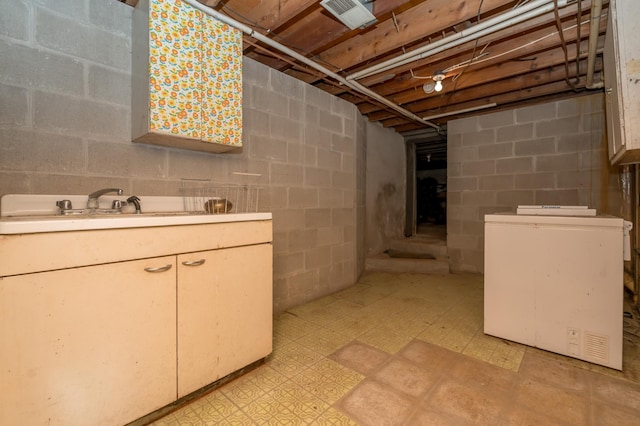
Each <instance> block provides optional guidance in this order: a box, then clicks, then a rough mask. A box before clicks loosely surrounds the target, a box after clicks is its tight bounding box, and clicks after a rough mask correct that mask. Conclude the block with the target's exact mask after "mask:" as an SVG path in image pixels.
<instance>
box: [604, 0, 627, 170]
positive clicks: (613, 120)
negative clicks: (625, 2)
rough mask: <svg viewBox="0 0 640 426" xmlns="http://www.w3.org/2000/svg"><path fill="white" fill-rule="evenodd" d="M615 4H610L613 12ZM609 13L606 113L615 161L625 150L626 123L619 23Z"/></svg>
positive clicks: (605, 62)
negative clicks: (620, 76) (620, 79)
mask: <svg viewBox="0 0 640 426" xmlns="http://www.w3.org/2000/svg"><path fill="white" fill-rule="evenodd" d="M613 7H614V6H613V4H610V12H612V10H611V9H612V8H613ZM612 15H613V13H609V18H608V19H609V21H608V30H607V35H606V37H605V43H604V55H603V56H604V80H605V86H604V90H605V113H606V119H607V141H608V145H609V160H611V162H612V163H615V162H617V161H619V160H620V158H621V156H622V154H624V152H625V133H624V131H623V128H624V125H625V117H624V115H623V114H624V109H623V108H622V107H621V104H622V98H621V97H622V91H621V87H620V81H619V75H618V73H619V68H618V67H619V65H618V64H619V63H620V58H619V52H618V33H617V23H616V21H615V20H613V19H612Z"/></svg>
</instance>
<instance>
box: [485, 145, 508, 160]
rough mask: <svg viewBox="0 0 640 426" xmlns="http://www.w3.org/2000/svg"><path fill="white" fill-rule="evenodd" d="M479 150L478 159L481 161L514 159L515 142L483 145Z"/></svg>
mask: <svg viewBox="0 0 640 426" xmlns="http://www.w3.org/2000/svg"><path fill="white" fill-rule="evenodd" d="M477 148H478V158H479V159H481V160H489V159H498V158H510V157H513V142H503V143H496V144H494V145H481V146H479V147H477Z"/></svg>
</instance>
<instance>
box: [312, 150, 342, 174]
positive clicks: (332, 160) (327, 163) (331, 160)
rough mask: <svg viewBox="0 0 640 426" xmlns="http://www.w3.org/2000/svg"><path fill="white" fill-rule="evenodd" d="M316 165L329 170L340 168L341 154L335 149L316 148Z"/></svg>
mask: <svg viewBox="0 0 640 426" xmlns="http://www.w3.org/2000/svg"><path fill="white" fill-rule="evenodd" d="M317 153H318V167H320V168H323V169H330V170H342V154H340V153H339V152H336V151H329V150H327V149H322V148H318V151H317Z"/></svg>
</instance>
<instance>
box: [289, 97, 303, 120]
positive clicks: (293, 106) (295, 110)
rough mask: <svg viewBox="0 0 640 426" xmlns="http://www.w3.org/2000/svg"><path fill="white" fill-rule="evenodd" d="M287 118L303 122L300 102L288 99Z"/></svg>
mask: <svg viewBox="0 0 640 426" xmlns="http://www.w3.org/2000/svg"><path fill="white" fill-rule="evenodd" d="M289 118H290V119H291V120H293V121H299V122H304V104H303V103H302V101H300V100H298V99H295V98H289Z"/></svg>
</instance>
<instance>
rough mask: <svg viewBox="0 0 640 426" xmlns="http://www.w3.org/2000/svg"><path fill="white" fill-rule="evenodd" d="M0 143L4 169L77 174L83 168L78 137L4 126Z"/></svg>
mask: <svg viewBox="0 0 640 426" xmlns="http://www.w3.org/2000/svg"><path fill="white" fill-rule="evenodd" d="M0 105H2V103H0ZM3 115H4V114H0V117H1V116H3ZM0 146H2V149H1V150H0V152H1V153H2V155H0V169H2V170H5V171H8V170H13V171H26V172H28V171H38V172H40V173H75V174H78V175H81V174H83V173H85V172H86V164H85V156H84V144H83V143H82V139H80V138H74V137H69V136H61V135H55V134H51V133H43V132H36V131H30V130H18V129H16V128H7V129H0Z"/></svg>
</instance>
